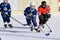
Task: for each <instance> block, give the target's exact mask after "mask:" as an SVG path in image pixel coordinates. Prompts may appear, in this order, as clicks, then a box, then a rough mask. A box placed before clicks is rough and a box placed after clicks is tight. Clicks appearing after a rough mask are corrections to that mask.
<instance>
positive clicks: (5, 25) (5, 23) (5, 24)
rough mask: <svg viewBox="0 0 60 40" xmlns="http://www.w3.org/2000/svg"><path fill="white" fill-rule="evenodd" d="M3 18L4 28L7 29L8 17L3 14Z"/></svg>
mask: <svg viewBox="0 0 60 40" xmlns="http://www.w3.org/2000/svg"><path fill="white" fill-rule="evenodd" d="M1 16H2V19H3V22H4V27H5V28H7V22H6V16H5V15H4V14H1Z"/></svg>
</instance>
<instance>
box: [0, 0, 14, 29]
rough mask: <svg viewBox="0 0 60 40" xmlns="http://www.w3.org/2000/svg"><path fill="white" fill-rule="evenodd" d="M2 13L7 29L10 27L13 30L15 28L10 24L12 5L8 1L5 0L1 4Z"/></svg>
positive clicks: (0, 10)
mask: <svg viewBox="0 0 60 40" xmlns="http://www.w3.org/2000/svg"><path fill="white" fill-rule="evenodd" d="M0 12H1V16H2V19H3V22H4V27H5V28H7V25H8V26H9V27H11V28H12V27H13V26H12V24H11V23H10V16H11V7H10V4H9V3H8V0H3V2H2V3H1V4H0Z"/></svg>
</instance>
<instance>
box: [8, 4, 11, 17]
mask: <svg viewBox="0 0 60 40" xmlns="http://www.w3.org/2000/svg"><path fill="white" fill-rule="evenodd" d="M8 15H9V16H11V5H10V4H8Z"/></svg>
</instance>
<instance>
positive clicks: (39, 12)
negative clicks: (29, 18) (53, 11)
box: [38, 7, 41, 15]
mask: <svg viewBox="0 0 60 40" xmlns="http://www.w3.org/2000/svg"><path fill="white" fill-rule="evenodd" d="M38 15H41V7H38Z"/></svg>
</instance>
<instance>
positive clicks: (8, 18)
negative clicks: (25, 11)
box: [7, 17, 13, 28]
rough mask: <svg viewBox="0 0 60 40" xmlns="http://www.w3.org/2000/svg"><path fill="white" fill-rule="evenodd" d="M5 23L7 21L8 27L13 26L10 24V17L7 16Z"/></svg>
mask: <svg viewBox="0 0 60 40" xmlns="http://www.w3.org/2000/svg"><path fill="white" fill-rule="evenodd" d="M7 23H8V26H9V27H10V28H13V26H12V24H11V22H10V17H7Z"/></svg>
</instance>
